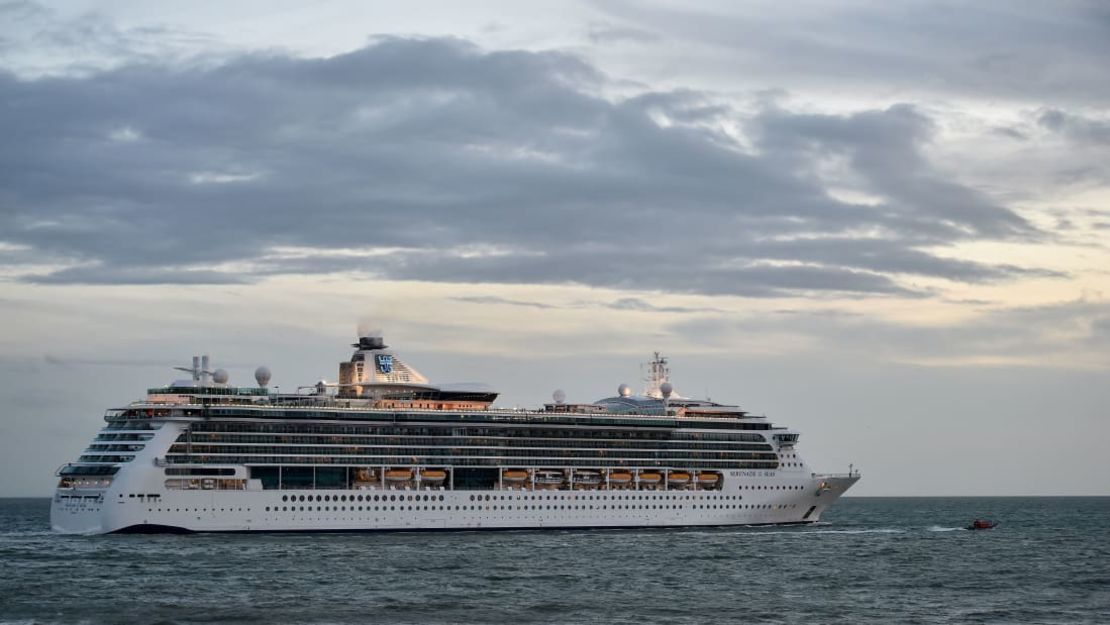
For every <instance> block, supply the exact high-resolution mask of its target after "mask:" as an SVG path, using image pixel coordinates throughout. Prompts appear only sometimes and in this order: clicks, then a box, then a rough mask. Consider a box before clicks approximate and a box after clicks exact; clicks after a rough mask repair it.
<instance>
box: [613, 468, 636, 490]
mask: <svg viewBox="0 0 1110 625" xmlns="http://www.w3.org/2000/svg"><path fill="white" fill-rule="evenodd" d="M631 483H632V473H631V472H629V471H610V472H609V486H612V487H613V488H622V487H624V486H628V485H629V484H631Z"/></svg>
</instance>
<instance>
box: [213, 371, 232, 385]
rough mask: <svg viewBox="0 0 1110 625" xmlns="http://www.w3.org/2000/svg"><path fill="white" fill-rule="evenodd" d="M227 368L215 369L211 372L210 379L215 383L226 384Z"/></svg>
mask: <svg viewBox="0 0 1110 625" xmlns="http://www.w3.org/2000/svg"><path fill="white" fill-rule="evenodd" d="M227 380H228V375H227V369H216V370H215V371H213V372H212V381H213V382H215V383H216V384H227Z"/></svg>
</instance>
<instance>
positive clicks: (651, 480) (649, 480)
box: [640, 471, 663, 487]
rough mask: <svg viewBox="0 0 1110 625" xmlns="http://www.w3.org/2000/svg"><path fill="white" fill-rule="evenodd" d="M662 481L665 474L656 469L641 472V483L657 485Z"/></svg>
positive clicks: (649, 485) (648, 485)
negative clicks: (655, 470)
mask: <svg viewBox="0 0 1110 625" xmlns="http://www.w3.org/2000/svg"><path fill="white" fill-rule="evenodd" d="M662 481H663V476H662V475H660V474H658V473H656V472H654V471H647V472H645V473H641V474H640V484H641V485H643V486H646V487H655V486H657V485H658V484H659V482H662Z"/></svg>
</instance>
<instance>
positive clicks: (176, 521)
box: [51, 337, 859, 534]
mask: <svg viewBox="0 0 1110 625" xmlns="http://www.w3.org/2000/svg"><path fill="white" fill-rule="evenodd" d="M355 347H356V348H358V349H357V351H356V352H355V354H354V356H352V358H351V360H350V361H348V362H344V363H341V367H340V377H341V379H346V380H348V382H347V383H346V384H345V385H344V386H343V389H345V390H344V391H343V392H344V393H345V394H344V395H342V396H340V395H338V394H337V395H335V396H331V395H328V394H327V387H326V385H324V383H320V384H319V385H317V386H316V387H314V388H315V391H316V392H315V393H314V394H312V395H303V394H292V395H277V394H271V393H270V392H269V391H268V390H267V389H266V388H265V384H266V382H267V380H268V376H269V373H268V371H265V370H264V368H263V369H260V373H258V374H257V376H256V377H258V382H259V385H260V386H259V388H245V387H230V386H227V385H226V381H227V374H226V372H222V371H220V370H217V371H215V372H210V371H208V361H207V357H202V358H201V357H198V358H194V363H193V368H192V369H189V370H188V371H191V372H192V373H193V381H192V382H188V381H185V382H184V383H182V384H178V383H175V384H174V385H171V386H169V387H164V388H158V389H150V390H149V391H148V394H147V398H146V399H145V400H141V401H137V402H132V403H131V404H129V405H128V406H126V407H124V408H118V409H112V410H109V411H108V413H107V414H106V415H105V421H106V422H107V426H105V428H104V429H102V430H101V431H100V433H99V434H98V435H97V437H96V438H95V439H94V440H93V442H92V443H91V444H90V445H89V447H88V448H87V449H86V451H85V452H84V453H83V454H82V455H81V456H80V457H79V458H78V461H77V462H76V463H70V464H68V465H65V466H63V467H62V468H61V469H60V470H59V471H58V475H59V478H60V479H59V483H58V489H57V490H56V491H55V494H54V500H53V504H52V507H51V525H52V526H53V528H54V530H56V531H58V532H62V533H71V534H100V533H111V532H144V531H175V532H252V531H264V532H293V531H312V532H322V531H414V530H485V529H542V528H629V527H691V526H695V527H696V526H727V525H771V524H797V523H812V522H815V521H817V520H818V519H820V518H821V514H822V513H823V512H824V511H825V509H826V508H828V507H829V506H830V505H832V504H833V503H834V502H835V501H836V500H837V499H838V498H839V497H840V496H841V495H842V494H843V493H844V491H846V490H847V489H848V488H849V487H851V485H852V484H854V483H855V482H856V481H857V480H858V479H859V475H858V474H857V473H849V474H842V475H822V474H818V473H814V472H811V470H810V469H809V468H808V466H807V465H806V463H805V462H804V461H803V460H802V459H801V458H800V457H799V456H798V454H797V452H796V450H795V445H796V443H797V440H798V434H797V433H796V432H792V431H790V430H788V429H786V428H782V427H773V426H772V425H771V424H770V423H768V422H767V421H766V419H765V418H764V417H755V416H752V415H748V414H747V413H746V412H744V411H742V410H740V409H739V408H738V407H735V406H724V405H721V404H716V403H713V402H710V401H708V400H704V401H703V400H690V399H683V400H681V403H680V404H679V405H677V406H676V405H675V404H674V403H673V402H677V401H679V400H678V399H675V398H672V399H671V400H670V401H671V402H672V403H671V404H669V405H668V403H667V400H666V399H661V398H663V397H666V396H667V394H669V393H670V390H669V388H668V390H665V391H664V390H662V389H663V388H664V385H665V386H667V387H669V383H665V374H666V368H665V360H663V359H661V358H659V357H658V355H657V358H656V361H655V365H656V369H657V371H656V376H655V377H657V378H658V380H656V382H659V383H660V384H658V385H656V386H658V390H659V392H661V393H663V394H661V395H658V396H652V397H649V396H647V395H644V396H639V397H635V396H632V395H631V394H630V393H629V392H627V391H628V389H627V387H626V386H623V385H622V387H621V388H620V396H619V397H613V398H607V399H603V400H599V402H598V403H594V404H581V405H579V404H574V405H571V404H565V403H562V402H561V400H558V399H557V400H556V403H555V404H549V405H545V408H544V410H542V411H520V410H505V409H497V408H493V407H491V405H490V404H491V402H492V401H493V400H494V398H496V396H497V394H496V393H492V392H488V390H487V391H475V390H465V391H447V390H443V389H440V388H438V387H432V386H427V385H426V384H425V383H426V382H427V380H425V379H424V378H423V377H422V376H420V375H419V374H417V373H416V372H415V370H414V369H412V368H411V367H410V366H408V365H407V364H405V363H403V362H402V361H400V360H399V359H397V358H396V357H395V356H394V355H393V354H392V353H387V352H385V351H384V350H385V346H384V343H382V340H381V338H380V337H378V338H374V337H360V339H359V343H358V344H357V345H356V346H355ZM217 374H219V375H217ZM367 376H370V378H368V377H367ZM374 376H376V377H374ZM383 376H384V377H383ZM391 376H392V377H391ZM398 376H400V377H398ZM356 378H357V379H356ZM371 378H372V379H371ZM394 378H396V379H394ZM355 382H357V384H356V383H355ZM363 387H366V388H365V389H364V388H363ZM371 388H372V389H373V393H369V394H366V393H363V394H361V395H360V393H362V391H363V390H367V389H371ZM360 389H362V390H360ZM371 395H372V396H371ZM379 395H380V396H381V397H378V396H379ZM383 398H384V399H383Z"/></svg>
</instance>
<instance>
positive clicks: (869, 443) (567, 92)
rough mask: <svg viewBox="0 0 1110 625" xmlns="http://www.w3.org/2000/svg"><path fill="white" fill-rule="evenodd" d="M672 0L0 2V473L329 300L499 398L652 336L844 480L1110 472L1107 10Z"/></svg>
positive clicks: (262, 360) (1097, 490) (870, 487)
mask: <svg viewBox="0 0 1110 625" xmlns="http://www.w3.org/2000/svg"><path fill="white" fill-rule="evenodd" d="M691 4H692V3H688V2H677V1H675V2H666V1H655V2H565V1H559V2H550V3H539V2H537V3H520V2H509V1H505V2H486V3H482V4H481V5H480V6H478V5H475V4H469V3H468V4H462V3H457V2H441V3H435V2H424V3H406V4H405V9H404V11H403V12H402V11H400V10H399V9H398V6H399V5H397V4H396V3H386V2H380V3H371V2H364V1H361V0H360V1H350V2H344V1H333V2H327V3H293V2H277V1H273V0H268V1H265V2H263V1H261V0H260V1H257V2H238V3H234V4H233V5H232V6H228V5H229V3H222V2H219V3H218V2H212V3H203V2H199V3H198V2H195V1H188V2H185V1H181V2H173V1H164V2H159V3H148V2H139V1H137V0H135V1H116V2H112V1H108V2H103V1H100V2H91V1H90V2H79V1H69V2H57V3H51V2H41V3H38V2H24V1H21V0H15V1H9V2H0V104H2V106H3V114H2V115H0V137H3V140H2V141H0V405H2V406H3V409H2V412H0V496H4V495H7V496H43V495H47V494H49V492H50V489H51V488H52V486H53V484H54V481H55V478H54V477H53V474H52V472H53V470H54V469H55V468H56V467H57V466H58V465H61V464H63V463H65V462H67V461H71V460H74V459H75V458H76V457H77V456H78V455H79V454H80V452H81V450H82V449H83V448H84V446H85V445H86V444H87V443H88V442H89V440H90V439H91V438H92V436H93V435H94V434H95V432H96V430H97V429H99V427H100V426H101V425H102V420H101V416H102V414H103V411H104V409H105V408H108V407H113V406H118V405H121V404H124V403H126V402H127V401H130V400H132V399H135V398H137V397H139V396H140V395H141V394H142V392H143V389H145V388H146V387H148V386H155V385H159V384H164V383H166V382H168V381H169V380H170V379H172V378H173V377H175V376H174V374H173V372H172V371H171V369H170V368H171V367H172V366H175V365H182V364H188V361H189V358H190V357H191V356H192V355H193V354H199V353H210V354H211V355H212V357H213V362H214V364H215V365H216V366H224V367H226V368H227V369H229V370H230V371H231V373H232V381H233V382H240V383H242V384H248V383H250V382H251V374H250V372H251V371H253V369H254V367H255V366H257V365H259V364H266V365H268V366H270V368H271V369H273V371H274V384H277V385H279V386H280V387H281V388H282V389H283V390H286V389H293V388H295V387H296V386H298V385H306V384H311V383H313V382H315V381H316V380H318V379H321V378H325V379H329V380H334V379H335V377H336V375H337V371H338V362H339V361H340V360H342V359H345V358H347V357H349V347H348V344H349V343H350V341H351V340H352V339H354V338H355V328H356V326H357V325H358V324H359V323H362V324H364V325H367V324H368V325H370V326H373V327H377V328H382V329H383V330H384V331H385V335H386V339H387V342H388V343H389V344H390V345H391V346H393V347H394V348H396V350H397V352H398V354H399V355H400V356H401V357H402V358H404V359H406V360H408V361H410V362H412V364H414V365H415V366H416V367H418V368H419V369H420V370H421V371H423V372H424V373H426V374H427V375H429V377H431V378H432V379H433V380H434V381H439V382H486V383H488V384H490V385H492V386H494V387H495V388H497V389H498V390H500V391H501V392H502V403H503V404H504V405H510V406H511V405H520V406H537V405H539V404H541V403H542V402H543V401H545V400H547V399H548V398H549V397H550V395H551V392H552V391H553V390H555V389H556V388H562V389H565V391H566V392H567V395H568V397H569V398H570V400H572V401H592V400H595V399H598V398H600V397H603V396H608V395H612V394H613V393H614V392H615V389H616V388H617V386H618V385H619V384H620V383H622V382H628V383H632V384H634V386H636V387H640V386H641V385H642V382H641V380H640V378H641V371H640V363H642V362H645V361H646V360H648V359H649V358H650V355H651V352H652V351H655V350H659V351H662V352H664V353H666V354H667V355H668V356H670V358H671V361H672V368H673V375H672V381H673V382H674V384H675V386H676V388H677V390H678V391H679V392H680V393H683V394H684V395H687V396H695V397H704V396H710V397H712V399H714V400H718V401H725V402H731V403H738V404H740V405H742V406H743V407H745V408H746V409H748V410H750V411H752V412H755V413H759V414H767V415H768V416H769V417H770V418H771V419H772V420H774V421H775V422H776V423H780V424H784V425H789V426H792V427H795V428H797V429H799V430H800V431H801V432H802V439H801V445H800V447H799V450H800V451H801V452H804V454H805V456H806V458H807V459H808V460H809V461H810V463H811V464H812V465H813V467H814V468H815V469H816V470H836V471H844V470H846V469H847V467H848V464H849V463H854V464H855V466H856V467H858V468H860V469H861V470H862V471H863V473H864V479H863V480H862V481H861V482H860V483H859V484H858V485H857V486H856V487H855V488H854V489H853V491H852V492H853V494H858V495H931V494H936V495H996V494H1000V495H1019V494H1063V495H1080V494H1100V495H1108V494H1110V486H1107V483H1106V480H1105V477H1106V476H1107V475H1110V453H1108V452H1107V450H1106V449H1105V445H1106V444H1107V442H1110V425H1108V419H1110V390H1108V389H1110V299H1108V297H1110V273H1108V270H1110V63H1108V62H1107V61H1106V59H1108V58H1110V8H1107V5H1106V4H1104V3H1101V2H1095V1H1091V2H1082V1H1076V2H1053V3H1043V2H1005V3H1003V2H998V3H983V2H968V3H961V2H901V3H885V2H847V3H846V2H841V1H835V2H834V1H803V2H795V3H788V4H785V5H784V4H783V3H780V2H766V3H760V2H753V3H743V4H741V3H734V2H720V3H714V2H704V3H697V4H696V6H691ZM784 7H785V8H784Z"/></svg>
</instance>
